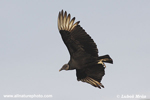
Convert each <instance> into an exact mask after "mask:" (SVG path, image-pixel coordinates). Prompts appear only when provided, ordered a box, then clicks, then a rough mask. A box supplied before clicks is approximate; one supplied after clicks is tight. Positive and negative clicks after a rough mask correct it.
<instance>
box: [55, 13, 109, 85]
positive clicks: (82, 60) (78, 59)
mask: <svg viewBox="0 0 150 100" xmlns="http://www.w3.org/2000/svg"><path fill="white" fill-rule="evenodd" d="M74 20H75V17H74V18H72V20H71V21H70V14H69V15H67V12H65V13H64V12H63V10H62V11H61V12H60V13H59V16H58V29H59V32H60V34H61V37H62V39H63V41H64V43H65V45H66V46H67V48H68V51H69V53H70V61H69V62H68V64H65V65H64V66H63V67H62V68H61V69H60V70H73V69H76V76H77V80H78V81H82V82H87V83H89V84H91V85H93V86H95V87H99V88H101V87H104V86H103V85H102V84H101V83H100V81H101V79H102V77H103V76H104V74H105V72H104V69H105V64H104V62H107V63H112V59H111V58H110V57H109V55H104V56H100V57H99V56H98V49H97V45H96V44H95V42H94V41H93V39H92V38H91V37H90V36H89V35H88V34H87V33H86V32H85V30H84V29H83V28H82V27H81V26H80V25H78V24H79V21H78V22H76V23H75V24H74Z"/></svg>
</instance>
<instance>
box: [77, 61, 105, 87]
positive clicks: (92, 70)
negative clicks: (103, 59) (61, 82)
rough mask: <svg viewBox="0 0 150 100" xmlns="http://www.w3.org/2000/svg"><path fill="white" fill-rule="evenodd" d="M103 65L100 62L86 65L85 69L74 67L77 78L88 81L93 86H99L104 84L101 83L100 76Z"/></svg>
mask: <svg viewBox="0 0 150 100" xmlns="http://www.w3.org/2000/svg"><path fill="white" fill-rule="evenodd" d="M104 74H105V71H104V67H103V65H101V64H97V65H95V66H91V67H88V68H86V69H76V75H77V80H78V81H82V82H86V83H89V84H91V85H93V86H94V87H98V88H101V87H103V88H104V86H103V85H102V83H101V80H102V77H103V76H104Z"/></svg>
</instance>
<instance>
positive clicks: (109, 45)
mask: <svg viewBox="0 0 150 100" xmlns="http://www.w3.org/2000/svg"><path fill="white" fill-rule="evenodd" d="M62 9H64V10H66V11H67V12H68V13H70V14H71V16H72V17H76V21H78V20H80V25H81V26H82V27H83V28H84V29H85V30H86V32H87V33H88V34H89V35H90V36H91V37H92V38H93V39H94V41H95V42H96V44H97V47H98V49H99V55H104V54H109V55H110V56H111V57H112V58H113V60H114V64H113V65H111V64H106V66H107V68H106V70H105V71H106V75H105V76H104V77H103V80H102V83H103V84H104V86H105V88H104V89H101V90H99V89H98V88H94V87H93V86H91V85H89V84H86V83H83V82H78V81H77V80H76V72H75V71H62V72H59V71H58V70H59V69H60V68H61V67H62V65H63V64H65V63H67V62H68V61H69V59H70V57H69V53H68V50H67V48H66V46H65V45H64V43H63V41H62V39H61V37H60V34H59V32H58V28H57V17H58V12H59V11H61V10H62ZM149 51H150V1H149V0H89V1H87V0H82V1H81V0H73V1H72V0H63V1H62V0H1V1H0V99H1V100H5V98H4V97H3V95H5V94H12V95H15V94H27V95H28V94H30V95H32V94H43V95H44V94H51V95H53V97H52V98H50V100H79V99H80V100H81V99H82V100H122V99H121V98H117V95H146V96H147V99H148V98H150V86H149V84H150V79H149V76H150V73H149V71H150V66H149V60H150V53H149ZM34 100H36V99H34ZM38 100H49V99H44V98H43V99H38ZM123 100H130V99H123ZM132 100H139V99H137V98H134V99H132Z"/></svg>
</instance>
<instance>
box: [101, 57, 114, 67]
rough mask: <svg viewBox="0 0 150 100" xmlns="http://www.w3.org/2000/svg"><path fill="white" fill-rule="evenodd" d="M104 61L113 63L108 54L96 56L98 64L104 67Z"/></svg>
mask: <svg viewBox="0 0 150 100" xmlns="http://www.w3.org/2000/svg"><path fill="white" fill-rule="evenodd" d="M104 62H106V63H111V64H113V60H112V59H111V58H110V56H109V55H104V56H99V57H98V64H102V65H104V67H106V66H105V64H104Z"/></svg>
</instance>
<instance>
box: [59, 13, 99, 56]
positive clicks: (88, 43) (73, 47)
mask: <svg viewBox="0 0 150 100" xmlns="http://www.w3.org/2000/svg"><path fill="white" fill-rule="evenodd" d="M70 18H71V16H70V14H68V15H67V12H66V11H65V12H63V10H62V11H61V12H59V15H58V29H59V32H60V34H61V36H62V39H63V41H64V43H65V45H66V46H67V48H68V50H69V53H70V55H71V56H72V55H73V53H75V52H76V51H77V50H79V49H80V50H84V51H85V52H87V53H89V54H91V55H92V56H95V57H98V49H97V46H96V44H95V43H94V41H93V39H92V38H91V37H90V36H89V35H88V34H87V33H86V32H85V30H84V29H83V28H82V27H81V26H80V25H78V24H79V21H78V22H76V23H74V21H75V17H74V18H72V19H71V20H70Z"/></svg>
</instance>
